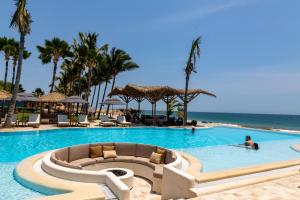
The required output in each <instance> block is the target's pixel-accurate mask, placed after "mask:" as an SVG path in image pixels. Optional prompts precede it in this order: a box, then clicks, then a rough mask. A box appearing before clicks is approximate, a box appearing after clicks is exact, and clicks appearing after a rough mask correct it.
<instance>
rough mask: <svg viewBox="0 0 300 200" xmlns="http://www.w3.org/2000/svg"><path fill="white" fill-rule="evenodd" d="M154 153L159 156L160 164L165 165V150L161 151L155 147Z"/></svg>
mask: <svg viewBox="0 0 300 200" xmlns="http://www.w3.org/2000/svg"><path fill="white" fill-rule="evenodd" d="M156 153H159V154H161V160H160V163H165V157H166V149H162V148H158V147H157V149H156Z"/></svg>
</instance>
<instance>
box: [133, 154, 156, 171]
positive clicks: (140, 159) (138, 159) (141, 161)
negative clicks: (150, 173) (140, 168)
mask: <svg viewBox="0 0 300 200" xmlns="http://www.w3.org/2000/svg"><path fill="white" fill-rule="evenodd" d="M131 162H133V163H137V164H141V165H146V166H148V167H150V168H152V169H155V164H154V163H151V162H150V161H149V158H143V157H135V158H134V159H132V161H131Z"/></svg>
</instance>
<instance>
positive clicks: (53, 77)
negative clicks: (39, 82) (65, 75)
mask: <svg viewBox="0 0 300 200" xmlns="http://www.w3.org/2000/svg"><path fill="white" fill-rule="evenodd" d="M56 71H57V61H54V67H53V74H52V83H51V89H50V93H51V92H53V88H54V83H55V77H56Z"/></svg>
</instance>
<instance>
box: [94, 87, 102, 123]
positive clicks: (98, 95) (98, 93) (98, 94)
mask: <svg viewBox="0 0 300 200" xmlns="http://www.w3.org/2000/svg"><path fill="white" fill-rule="evenodd" d="M95 88H96V86H95ZM100 89H101V82H100V83H99V85H98V92H97V100H96V107H95V117H96V111H97V108H98V103H99V97H100Z"/></svg>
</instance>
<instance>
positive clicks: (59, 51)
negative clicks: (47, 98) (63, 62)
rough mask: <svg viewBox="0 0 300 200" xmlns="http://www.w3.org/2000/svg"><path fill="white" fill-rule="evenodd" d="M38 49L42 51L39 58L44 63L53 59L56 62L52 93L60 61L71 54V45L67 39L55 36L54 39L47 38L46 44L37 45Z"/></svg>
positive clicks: (51, 87) (51, 86)
mask: <svg viewBox="0 0 300 200" xmlns="http://www.w3.org/2000/svg"><path fill="white" fill-rule="evenodd" d="M37 49H38V51H39V52H40V55H39V58H40V59H41V61H42V63H43V64H47V63H50V62H51V61H53V64H54V67H53V73H52V82H51V85H50V93H51V92H53V89H54V85H55V80H56V71H57V65H58V62H59V60H60V59H61V58H65V57H68V56H71V52H70V46H69V44H68V43H67V42H66V41H64V40H61V39H59V38H56V37H55V38H53V39H52V40H45V46H44V47H42V46H37Z"/></svg>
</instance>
